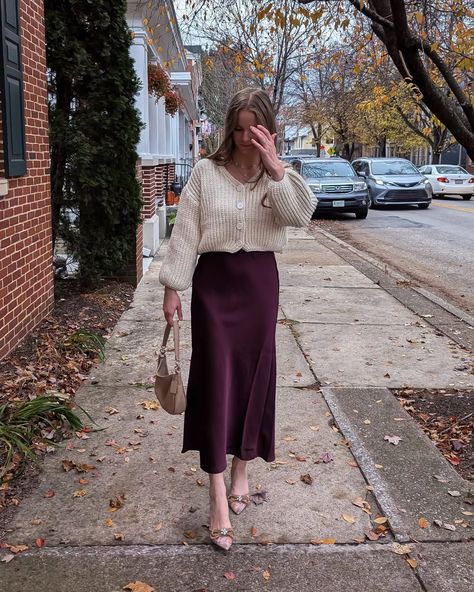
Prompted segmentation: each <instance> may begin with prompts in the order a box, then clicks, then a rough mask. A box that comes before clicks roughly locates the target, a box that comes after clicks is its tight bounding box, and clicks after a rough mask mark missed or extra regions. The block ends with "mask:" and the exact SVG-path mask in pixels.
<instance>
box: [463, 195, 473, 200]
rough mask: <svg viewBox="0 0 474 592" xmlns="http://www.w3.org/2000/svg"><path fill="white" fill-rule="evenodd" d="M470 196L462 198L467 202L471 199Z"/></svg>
mask: <svg viewBox="0 0 474 592" xmlns="http://www.w3.org/2000/svg"><path fill="white" fill-rule="evenodd" d="M471 197H472V195H463V196H462V198H463V199H464V200H466V201H469V200H470V199H471Z"/></svg>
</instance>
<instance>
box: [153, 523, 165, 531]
mask: <svg viewBox="0 0 474 592" xmlns="http://www.w3.org/2000/svg"><path fill="white" fill-rule="evenodd" d="M162 528H163V524H161V522H159V523H158V524H155V531H156V532H158V531H159V530H161V529H162Z"/></svg>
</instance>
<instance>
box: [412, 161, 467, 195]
mask: <svg viewBox="0 0 474 592" xmlns="http://www.w3.org/2000/svg"><path fill="white" fill-rule="evenodd" d="M419 170H420V173H422V174H423V175H424V176H425V177H426V178H427V179H428V181H429V183H430V185H431V189H432V190H433V197H442V196H443V195H460V196H461V197H462V198H463V199H466V200H467V199H471V197H472V195H473V194H474V175H471V174H469V173H468V172H467V171H466V170H464V169H463V168H462V167H460V166H458V165H455V164H427V165H425V166H422V167H420V168H419Z"/></svg>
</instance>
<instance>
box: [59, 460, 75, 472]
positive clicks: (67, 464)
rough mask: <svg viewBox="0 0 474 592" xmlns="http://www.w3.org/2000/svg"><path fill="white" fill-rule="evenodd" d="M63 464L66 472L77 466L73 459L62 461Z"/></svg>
mask: <svg viewBox="0 0 474 592" xmlns="http://www.w3.org/2000/svg"><path fill="white" fill-rule="evenodd" d="M61 464H62V466H63V469H64V471H66V473H69V471H71V470H72V469H74V467H75V466H76V463H75V462H74V461H73V460H67V459H65V460H63V461H62V463H61Z"/></svg>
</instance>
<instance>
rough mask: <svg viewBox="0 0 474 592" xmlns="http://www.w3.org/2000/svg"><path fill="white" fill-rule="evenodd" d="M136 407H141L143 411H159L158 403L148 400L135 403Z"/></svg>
mask: <svg viewBox="0 0 474 592" xmlns="http://www.w3.org/2000/svg"><path fill="white" fill-rule="evenodd" d="M137 405H141V406H142V407H143V409H147V410H149V411H157V410H158V409H161V405H160V404H159V403H158V401H152V400H149V399H148V400H146V401H140V403H137Z"/></svg>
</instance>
